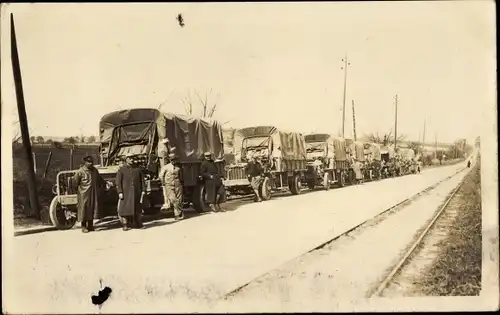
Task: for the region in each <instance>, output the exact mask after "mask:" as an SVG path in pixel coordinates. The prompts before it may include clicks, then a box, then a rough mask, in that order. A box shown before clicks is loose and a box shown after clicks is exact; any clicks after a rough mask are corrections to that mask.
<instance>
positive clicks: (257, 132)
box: [234, 126, 307, 160]
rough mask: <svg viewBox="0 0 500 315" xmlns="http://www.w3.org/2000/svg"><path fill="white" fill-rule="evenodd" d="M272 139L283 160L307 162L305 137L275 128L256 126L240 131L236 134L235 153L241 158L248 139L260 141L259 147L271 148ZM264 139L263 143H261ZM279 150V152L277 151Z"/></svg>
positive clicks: (274, 147) (274, 148)
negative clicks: (244, 144)
mask: <svg viewBox="0 0 500 315" xmlns="http://www.w3.org/2000/svg"><path fill="white" fill-rule="evenodd" d="M267 137H270V139H272V144H273V148H272V149H273V150H274V151H275V152H279V155H280V156H281V157H282V158H283V159H287V160H306V158H307V155H306V143H305V140H304V136H303V135H302V134H300V133H298V132H286V131H281V130H279V129H277V128H276V127H274V126H256V127H247V128H242V129H238V130H236V131H235V133H234V153H235V155H236V156H238V157H240V159H241V153H242V150H243V149H245V148H244V147H243V141H244V140H245V139H247V140H246V141H248V139H252V138H253V139H258V142H261V143H260V144H259V145H262V146H269V144H270V143H269V141H268V140H267V139H266V138H267ZM260 139H262V141H260ZM276 149H279V151H276Z"/></svg>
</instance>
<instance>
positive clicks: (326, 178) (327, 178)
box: [323, 173, 330, 190]
mask: <svg viewBox="0 0 500 315" xmlns="http://www.w3.org/2000/svg"><path fill="white" fill-rule="evenodd" d="M323 187H324V188H325V190H330V174H329V173H325V174H324V175H323Z"/></svg>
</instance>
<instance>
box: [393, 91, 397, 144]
mask: <svg viewBox="0 0 500 315" xmlns="http://www.w3.org/2000/svg"><path fill="white" fill-rule="evenodd" d="M394 105H395V107H396V111H395V113H394V114H395V119H394V150H396V143H397V139H398V95H397V94H396V98H395V104H394Z"/></svg>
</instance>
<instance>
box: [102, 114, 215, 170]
mask: <svg viewBox="0 0 500 315" xmlns="http://www.w3.org/2000/svg"><path fill="white" fill-rule="evenodd" d="M126 124H134V125H129V126H123V125H126ZM117 126H123V127H120V128H117V129H115V134H114V135H113V139H114V140H113V143H114V142H115V141H116V140H115V139H119V140H123V139H125V140H126V139H140V138H141V137H151V135H152V132H151V128H153V127H154V126H156V130H155V131H156V132H157V135H158V139H159V140H160V141H161V140H162V139H165V138H166V139H168V141H169V144H170V147H175V153H176V155H177V157H178V158H179V160H180V161H181V162H195V161H199V160H201V159H202V158H203V153H204V152H207V151H208V152H211V153H212V154H213V157H214V159H223V158H224V144H223V140H224V139H223V135H222V127H221V125H220V124H219V123H218V122H216V121H209V120H205V119H201V118H194V117H190V116H183V115H176V114H172V113H163V112H160V111H159V110H157V109H149V108H137V109H128V110H121V111H116V112H112V113H109V114H106V115H105V116H103V117H102V119H101V121H100V124H99V127H100V137H99V138H100V141H101V142H102V143H109V142H110V140H111V137H112V133H113V128H115V127H117ZM117 130H118V131H117Z"/></svg>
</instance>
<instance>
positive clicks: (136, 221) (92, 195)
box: [73, 152, 225, 233]
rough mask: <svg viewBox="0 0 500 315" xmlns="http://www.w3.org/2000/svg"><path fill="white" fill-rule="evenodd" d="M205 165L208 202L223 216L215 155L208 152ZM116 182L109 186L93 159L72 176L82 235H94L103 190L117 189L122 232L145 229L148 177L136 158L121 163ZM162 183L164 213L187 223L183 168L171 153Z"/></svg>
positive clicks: (128, 157) (162, 171) (127, 157)
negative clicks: (172, 211)
mask: <svg viewBox="0 0 500 315" xmlns="http://www.w3.org/2000/svg"><path fill="white" fill-rule="evenodd" d="M204 158H205V159H204V161H203V162H202V163H201V166H200V176H201V177H203V179H204V184H205V191H206V196H207V199H206V202H207V204H208V207H209V208H210V210H211V211H213V212H223V211H224V209H222V207H221V205H220V204H221V203H222V202H224V200H225V199H224V198H223V196H222V195H223V194H225V192H224V191H221V190H222V189H221V188H223V185H222V179H221V178H220V176H219V173H218V170H217V166H216V165H215V162H214V161H213V159H212V154H211V153H210V152H206V153H205V154H204ZM122 161H123V163H122V164H121V166H120V168H119V169H118V172H117V174H116V181H115V184H114V185H113V184H112V183H111V182H106V181H105V180H104V179H103V178H102V177H101V175H100V174H99V171H98V170H97V169H96V168H95V167H94V160H93V158H92V156H86V157H85V158H84V159H83V165H82V166H81V167H80V168H79V169H78V170H77V172H76V174H75V176H73V184H74V187H77V198H78V213H77V221H78V222H81V226H82V232H84V233H88V232H91V231H94V218H95V217H99V216H100V215H99V214H100V207H101V203H100V195H101V191H102V189H103V188H104V189H105V190H109V189H110V188H111V187H113V186H115V185H116V190H117V193H118V205H117V210H118V217H119V219H120V223H121V224H122V227H123V230H124V231H128V230H130V229H132V228H136V229H142V228H144V225H143V223H142V209H143V201H144V196H145V195H146V193H147V191H146V184H145V174H144V171H143V169H142V168H141V167H140V166H139V165H138V163H136V161H135V159H134V155H133V154H130V153H128V154H126V155H125V156H124V159H123V160H122ZM161 164H162V166H161V169H160V172H159V179H160V181H161V183H162V186H163V197H164V204H163V206H162V210H167V209H170V208H173V210H174V218H175V220H176V221H179V220H182V219H184V211H183V210H182V209H183V186H182V182H181V167H180V163H179V161H178V159H177V157H176V155H175V154H173V153H170V154H168V155H165V156H163V161H162V163H161Z"/></svg>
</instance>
